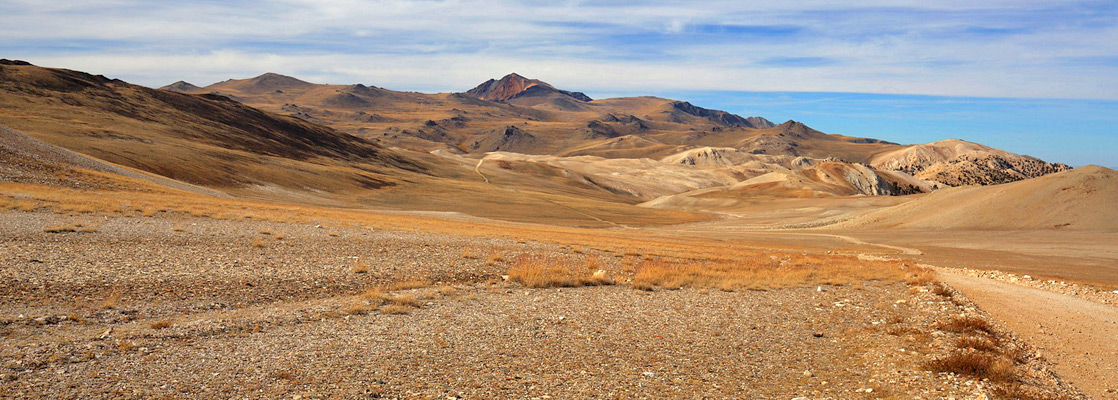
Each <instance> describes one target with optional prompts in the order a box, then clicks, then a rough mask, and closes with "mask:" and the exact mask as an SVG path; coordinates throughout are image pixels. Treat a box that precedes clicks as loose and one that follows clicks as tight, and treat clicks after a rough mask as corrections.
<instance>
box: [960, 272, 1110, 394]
mask: <svg viewBox="0 0 1118 400" xmlns="http://www.w3.org/2000/svg"><path fill="white" fill-rule="evenodd" d="M940 279H942V280H943V281H944V282H946V283H948V284H950V285H951V286H952V287H954V288H956V289H958V290H959V291H961V292H963V293H964V294H966V296H967V298H969V299H970V300H971V301H974V302H975V304H977V305H978V306H979V307H982V309H983V310H985V311H986V312H988V313H990V315H992V316H993V317H994V318H996V319H997V320H998V321H1000V322H1001V323H1003V324H1005V325H1006V326H1007V327H1009V328H1010V329H1011V330H1013V331H1014V332H1015V333H1017V334H1018V335H1020V336H1021V337H1022V338H1024V339H1025V340H1026V341H1028V342H1029V343H1031V344H1033V345H1035V346H1037V347H1038V348H1039V350H1040V351H1041V352H1042V353H1044V354H1045V356H1046V357H1047V358H1048V359H1049V360H1050V361H1052V363H1053V366H1052V369H1053V370H1055V371H1056V372H1057V373H1058V374H1060V376H1062V377H1063V378H1064V379H1066V380H1067V381H1068V382H1070V383H1072V384H1074V385H1075V386H1076V387H1078V388H1080V389H1082V390H1083V391H1084V392H1086V393H1087V394H1088V395H1090V396H1091V397H1092V398H1096V399H1118V362H1115V361H1116V360H1118V341H1115V338H1118V307H1114V306H1108V305H1103V304H1099V303H1095V302H1091V301H1087V300H1083V299H1078V298H1075V297H1072V296H1066V295H1062V294H1057V293H1052V292H1048V291H1044V290H1038V289H1032V288H1026V287H1021V286H1017V285H1012V284H1008V283H1004V282H998V281H995V280H990V279H983V278H975V277H970V276H964V275H956V274H941V275H940Z"/></svg>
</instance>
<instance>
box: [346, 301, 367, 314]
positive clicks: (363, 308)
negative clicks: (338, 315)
mask: <svg viewBox="0 0 1118 400" xmlns="http://www.w3.org/2000/svg"><path fill="white" fill-rule="evenodd" d="M372 310H373V306H371V305H368V304H364V303H350V304H349V305H347V306H345V308H343V309H342V312H344V313H346V314H347V315H363V314H365V313H368V312H369V311H372Z"/></svg>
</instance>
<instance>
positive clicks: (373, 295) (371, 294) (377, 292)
mask: <svg viewBox="0 0 1118 400" xmlns="http://www.w3.org/2000/svg"><path fill="white" fill-rule="evenodd" d="M387 295H388V294H387V293H385V292H384V289H381V288H380V287H371V288H368V289H365V292H364V293H361V298H363V299H365V300H375V301H383V300H384V298H385V296H387Z"/></svg>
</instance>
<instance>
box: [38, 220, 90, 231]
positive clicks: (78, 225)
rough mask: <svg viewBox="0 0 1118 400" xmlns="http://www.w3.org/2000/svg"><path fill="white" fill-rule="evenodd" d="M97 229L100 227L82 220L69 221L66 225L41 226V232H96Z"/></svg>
mask: <svg viewBox="0 0 1118 400" xmlns="http://www.w3.org/2000/svg"><path fill="white" fill-rule="evenodd" d="M98 229H100V227H98V226H97V225H87V224H85V223H82V222H74V223H70V224H66V225H51V226H48V227H46V228H43V232H46V233H70V232H76V233H94V232H97V230H98Z"/></svg>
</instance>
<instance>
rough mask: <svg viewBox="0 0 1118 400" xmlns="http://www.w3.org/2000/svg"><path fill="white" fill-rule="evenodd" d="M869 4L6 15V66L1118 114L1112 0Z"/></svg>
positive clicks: (490, 4) (354, 6)
mask: <svg viewBox="0 0 1118 400" xmlns="http://www.w3.org/2000/svg"><path fill="white" fill-rule="evenodd" d="M744 3H748V4H744ZM857 3H858V4H857V5H836V3H834V2H831V1H821V0H808V1H800V2H787V1H783V0H781V1H776V0H762V1H751V2H740V1H728V0H727V1H723V0H715V1H701V2H700V1H667V2H651V1H649V2H640V1H638V2H601V3H589V2H588V3H582V2H577V1H565V2H564V1H560V2H535V1H524V2H517V1H477V0H446V1H395V0H386V1H359V0H339V1H330V2H321V1H313V0H283V1H278V2H275V1H269V2H265V1H262V0H246V1H198V2H178V1H124V0H89V1H83V2H54V3H43V2H38V1H26V0H15V1H12V0H7V1H2V0H0V55H2V56H4V57H7V58H22V59H27V60H29V61H32V62H35V63H39V64H44V65H53V66H62V67H69V68H76V69H85V70H91V71H93V72H97V73H104V74H108V75H112V76H117V77H121V78H123V79H126V80H131V81H136V82H138V83H143V84H147V85H161V84H164V83H167V82H171V81H174V80H178V79H188V80H191V81H194V82H195V83H198V84H207V83H211V82H213V81H217V80H222V79H227V78H231V77H246V76H252V75H256V74H259V73H262V72H265V71H275V72H281V73H292V74H298V75H299V76H300V77H305V78H308V79H318V80H320V81H324V82H331V83H351V82H364V83H372V84H377V85H381V86H387V87H392V88H399V89H412V90H437V91H451V90H464V89H466V88H469V87H471V86H472V85H474V84H476V83H477V82H478V81H481V80H483V79H486V78H489V77H493V76H497V75H501V74H504V73H507V72H509V71H513V70H515V71H518V72H521V73H524V74H532V75H534V76H535V77H539V78H543V79H546V80H548V81H555V82H554V83H556V84H560V83H565V84H567V86H569V87H571V88H574V89H578V90H585V91H588V92H595V91H597V92H630V91H639V90H644V89H661V90H704V89H707V90H776V91H829V92H836V91H841V92H878V93H900V94H935V95H968V96H995V97H1053V98H1100V99H1118V90H1115V88H1116V87H1118V65H1116V63H1115V62H1113V60H1114V59H1115V58H1116V57H1118V5H1115V4H1114V2H1112V1H1109V0H1108V1H1090V0H1089V1H1066V2H1050V1H1033V0H992V1H985V2H973V1H959V0H946V1H885V0H878V1H864V2H857Z"/></svg>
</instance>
